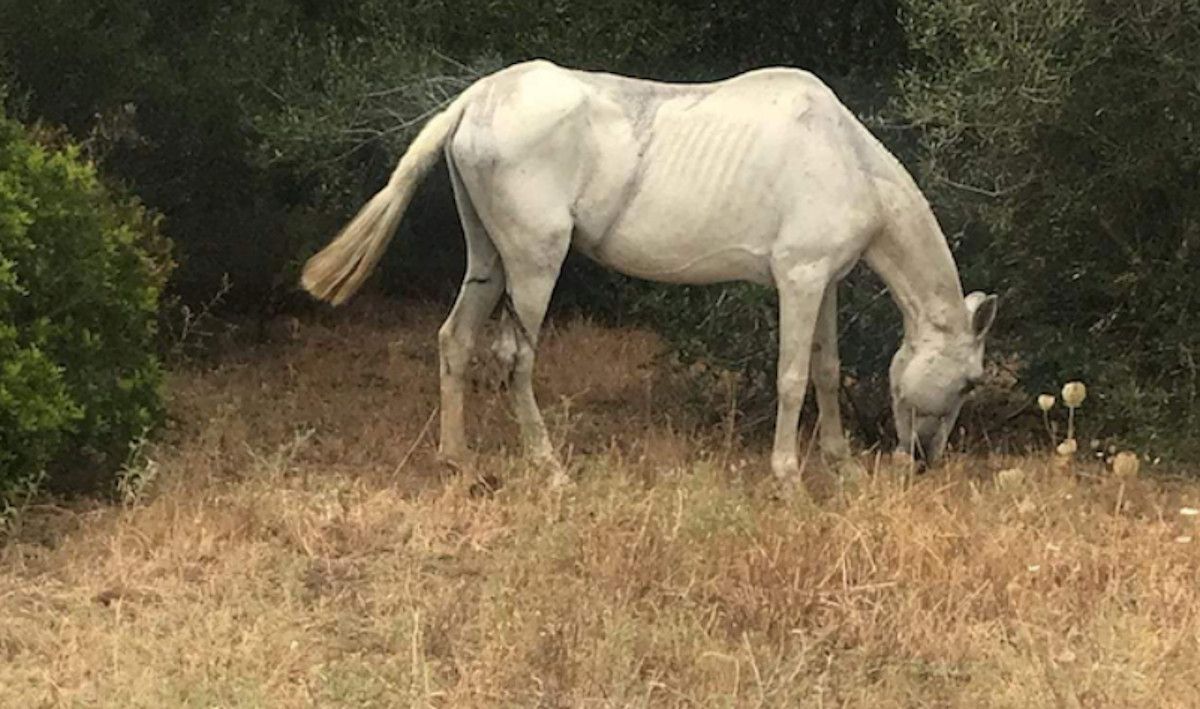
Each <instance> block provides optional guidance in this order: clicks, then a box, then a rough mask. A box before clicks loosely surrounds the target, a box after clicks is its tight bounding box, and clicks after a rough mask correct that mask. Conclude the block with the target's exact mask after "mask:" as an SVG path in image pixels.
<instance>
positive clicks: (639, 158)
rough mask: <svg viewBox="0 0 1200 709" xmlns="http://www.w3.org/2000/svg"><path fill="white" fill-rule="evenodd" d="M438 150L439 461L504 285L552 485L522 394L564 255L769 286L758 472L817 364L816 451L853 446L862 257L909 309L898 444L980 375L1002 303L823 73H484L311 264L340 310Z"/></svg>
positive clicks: (935, 441)
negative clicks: (983, 287) (774, 312)
mask: <svg viewBox="0 0 1200 709" xmlns="http://www.w3.org/2000/svg"><path fill="white" fill-rule="evenodd" d="M442 152H444V153H445V157H446V162H447V164H448V167H449V171H450V178H451V181H452V185H453V188H454V197H455V203H456V204H457V207H458V213H459V217H460V219H461V220H462V226H463V231H464V233H465V238H466V242H467V268H466V275H465V276H464V278H463V283H462V288H461V290H460V291H459V294H458V298H457V301H456V302H455V304H454V307H453V309H452V310H451V311H450V315H449V317H448V318H447V319H446V322H445V324H443V325H442V327H441V329H440V330H439V332H438V342H439V345H440V360H441V362H440V364H441V366H440V372H441V399H442V403H441V442H440V446H439V451H440V453H441V455H442V456H443V457H445V458H447V459H450V460H462V459H463V458H465V457H466V455H467V453H468V449H467V443H466V436H465V431H464V416H463V396H464V372H465V370H466V368H467V364H468V361H469V358H470V353H471V350H472V347H473V346H474V342H475V337H476V334H477V333H478V332H479V330H480V328H481V325H482V324H483V323H484V321H485V320H486V319H487V318H488V317H489V316H490V314H491V313H492V311H493V310H494V308H495V307H496V305H497V303H498V302H499V301H500V299H501V298H502V297H503V298H506V302H505V306H506V307H505V312H506V317H505V318H504V325H503V327H504V330H503V331H502V333H501V338H502V341H506V342H507V343H508V344H509V347H507V348H506V349H507V350H508V352H509V353H510V362H509V364H510V366H511V372H512V380H511V395H512V405H513V408H514V410H515V414H516V417H517V420H518V422H519V424H520V430H521V436H522V439H523V442H524V445H525V450H526V453H527V455H529V456H530V457H531V458H533V459H535V460H538V461H540V462H543V463H545V464H547V465H548V466H550V467H551V468H552V469H553V470H554V480H555V482H562V481H563V477H562V476H563V473H562V468H561V466H560V465H559V464H558V461H557V458H556V456H555V453H554V450H553V448H552V446H551V443H550V438H549V436H548V434H547V432H546V425H545V423H544V422H543V420H542V415H541V412H540V411H539V410H538V405H537V400H536V398H535V396H534V392H533V381H532V380H533V377H532V375H533V365H534V355H535V351H536V347H537V341H538V335H539V333H540V332H541V328H542V320H543V318H544V317H545V313H546V307H547V304H548V303H549V300H550V294H551V291H552V290H553V289H554V284H555V281H556V280H557V279H558V277H559V271H560V269H561V267H562V264H563V260H564V259H565V257H566V256H567V251H568V250H569V249H570V248H571V247H575V248H576V249H577V250H578V251H580V252H582V253H584V254H586V255H587V256H588V257H590V258H592V259H594V260H595V261H597V262H599V263H601V264H603V265H605V266H607V267H609V268H612V269H615V270H617V271H619V272H621V273H625V274H628V275H631V276H635V277H639V278H643V279H650V280H655V281H661V282H670V283H692V284H701V283H718V282H729V281H749V282H753V283H760V284H763V285H767V286H771V287H774V288H775V289H776V290H777V292H778V294H779V340H780V341H779V363H778V380H777V386H778V411H777V417H776V422H775V441H774V446H773V449H772V454H771V469H772V471H773V472H774V473H775V475H776V476H778V477H779V478H780V479H782V480H784V481H789V482H794V481H797V480H798V478H799V475H800V468H799V463H798V459H797V454H796V448H797V446H796V442H797V441H796V439H797V429H798V427H799V416H800V408H801V404H802V403H803V402H804V396H805V392H806V389H807V386H808V380H809V377H810V373H811V377H812V381H813V384H814V388H815V390H816V397H817V404H818V408H819V411H820V416H819V429H820V434H819V435H820V443H821V447H822V449H823V450H824V451H825V452H827V453H829V454H832V455H834V456H837V457H846V456H848V455H849V448H848V446H847V444H846V442H845V438H844V435H843V432H842V425H841V416H840V413H839V409H838V395H837V392H838V379H839V376H840V375H839V368H840V363H839V360H838V351H837V324H836V318H837V283H838V282H839V281H840V280H841V279H842V278H843V277H844V276H845V275H846V273H847V272H849V271H850V269H851V268H852V267H853V266H854V264H855V263H856V262H857V261H858V260H859V259H860V258H865V259H866V262H867V264H868V265H869V266H870V267H871V268H872V269H873V270H874V271H875V272H876V273H878V274H879V276H880V277H881V278H882V279H883V281H884V283H885V284H886V285H887V287H888V290H889V292H890V293H891V295H892V297H893V299H894V300H895V302H896V304H897V306H898V307H899V309H900V311H901V313H902V314H903V318H904V340H903V343H902V344H901V346H900V348H899V350H898V351H897V352H896V355H895V357H894V358H893V359H892V364H891V368H890V371H889V374H890V381H891V397H892V407H893V411H894V413H895V421H896V430H897V434H898V438H899V447H900V449H902V450H910V451H913V450H915V451H917V452H918V453H919V454H923V457H924V458H925V459H926V461H928V462H933V461H934V460H935V459H936V458H937V457H938V456H939V455H940V453H941V452H942V449H943V447H944V446H945V443H946V439H947V436H948V434H949V432H950V430H951V428H952V426H953V424H954V421H955V419H956V418H957V416H958V411H959V408H960V407H961V405H962V402H963V398H964V397H965V395H966V394H967V392H968V391H969V390H970V389H971V388H972V387H973V386H974V385H975V384H976V383H978V382H979V380H980V378H981V377H982V376H983V351H984V340H985V336H986V335H987V332H988V330H989V328H990V327H991V325H992V321H993V319H994V317H995V314H996V296H994V295H985V294H983V293H979V292H975V293H971V294H970V295H967V296H966V297H964V296H963V290H962V285H961V283H960V281H959V276H958V271H957V269H956V267H955V263H954V259H953V256H952V255H951V253H950V248H949V246H948V245H947V243H946V238H945V236H944V235H943V233H942V231H941V228H940V227H939V226H938V223H937V219H936V218H935V217H934V214H933V212H932V210H931V209H930V206H929V204H928V202H927V201H926V200H925V198H924V196H923V195H922V194H921V192H920V190H919V189H918V188H917V185H916V184H915V182H914V181H913V179H912V177H911V176H910V175H909V173H908V172H907V171H906V170H905V169H904V167H903V166H902V165H901V164H900V162H899V161H898V160H896V159H895V158H894V157H893V156H892V155H891V154H890V153H889V152H888V151H887V149H886V148H884V147H883V146H882V145H881V144H880V143H879V141H878V140H876V139H875V137H874V136H873V135H872V134H871V133H870V132H869V131H868V130H867V129H866V127H865V126H863V125H862V123H860V122H859V121H858V120H857V118H856V117H855V116H854V115H853V114H852V113H851V112H850V110H849V109H847V108H846V107H845V106H844V105H843V104H842V103H841V102H840V101H839V100H838V98H837V97H836V96H835V94H834V93H833V92H832V91H831V90H830V89H829V88H828V87H827V86H826V85H825V84H823V83H822V82H821V81H820V80H818V79H817V78H816V77H814V76H813V75H812V74H809V73H807V72H805V71H801V70H797V69H787V68H770V69H760V70H755V71H751V72H747V73H745V74H741V75H738V76H735V77H732V78H729V79H725V80H722V81H717V82H712V83H696V84H674V83H661V82H655V81H647V80H641V79H634V78H627V77H623V76H618V75H613V74H607V73H599V72H589V71H579V70H574V69H569V68H564V67H560V66H558V65H555V64H553V63H551V62H547V61H542V60H537V61H530V62H525V63H521V64H516V65H513V66H510V67H508V68H506V69H503V70H501V71H498V72H496V73H495V74H492V75H489V76H486V77H484V78H482V79H480V80H478V81H476V82H475V83H474V84H472V85H471V86H470V87H469V88H467V89H466V90H465V91H464V92H463V93H462V94H460V95H459V96H458V97H457V98H456V99H455V100H454V101H453V102H451V103H450V104H449V106H448V107H447V108H446V109H445V110H443V111H442V112H441V113H439V114H437V115H436V116H434V117H433V118H431V119H430V120H429V121H428V123H426V124H425V126H424V127H423V128H422V129H421V131H420V133H419V134H418V135H417V137H416V139H415V140H414V141H413V142H412V144H411V145H410V146H409V148H408V151H407V152H406V153H405V154H404V156H403V158H401V160H400V163H399V165H398V166H397V167H396V169H395V171H394V172H393V173H392V176H391V179H390V180H389V181H388V183H387V186H385V187H384V188H383V189H382V190H380V191H379V192H378V193H377V194H376V195H375V196H374V197H372V198H371V200H370V201H369V202H367V204H366V205H364V206H363V207H362V209H361V210H360V211H359V213H358V215H357V216H355V218H354V219H353V220H352V221H351V222H350V223H349V224H348V225H347V226H346V227H345V229H344V230H343V231H342V232H341V234H339V235H338V237H337V238H336V239H335V240H334V241H333V242H332V243H331V244H329V245H328V246H327V247H326V248H325V249H324V250H323V251H321V252H320V253H318V254H317V255H315V256H314V257H313V258H312V259H310V260H309V262H308V263H307V264H306V265H305V268H304V274H303V277H302V283H303V286H304V287H305V288H306V289H307V290H308V291H309V292H310V293H311V294H313V295H314V296H316V297H318V298H321V299H324V300H328V301H330V302H332V303H334V304H340V303H342V302H344V301H345V300H346V299H347V298H349V297H350V296H351V295H352V294H353V293H354V292H355V291H356V290H357V289H358V288H359V286H361V284H362V283H363V280H364V279H365V278H366V277H367V276H368V274H369V273H370V272H371V270H372V269H373V268H374V267H375V265H376V263H377V262H378V261H379V258H380V256H381V254H382V253H383V251H384V249H385V247H386V246H387V244H388V241H389V240H390V239H391V236H392V233H393V232H394V230H395V228H396V226H397V224H398V223H399V221H400V219H401V217H402V216H403V214H404V211H405V208H406V207H407V206H408V204H409V202H410V200H411V199H412V195H413V192H414V190H415V189H416V187H417V185H418V183H419V181H420V180H421V179H422V177H423V176H424V175H425V174H426V172H428V171H429V170H430V169H431V168H432V166H433V165H434V164H435V163H436V162H437V159H438V157H439V154H440V153H442Z"/></svg>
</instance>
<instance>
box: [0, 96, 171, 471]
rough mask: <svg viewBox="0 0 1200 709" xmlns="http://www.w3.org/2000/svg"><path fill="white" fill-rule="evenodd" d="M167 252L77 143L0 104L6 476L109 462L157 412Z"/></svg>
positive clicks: (0, 409) (0, 351) (0, 354)
mask: <svg viewBox="0 0 1200 709" xmlns="http://www.w3.org/2000/svg"><path fill="white" fill-rule="evenodd" d="M43 138H45V139H47V140H50V139H52V137H51V136H43ZM169 263H170V261H169V259H168V258H167V254H166V250H165V242H164V241H163V240H162V239H161V237H159V236H158V232H157V227H156V222H155V220H154V219H153V218H152V217H151V216H150V215H148V214H147V212H146V211H145V210H144V208H143V207H141V205H140V204H138V203H137V202H136V201H133V200H129V199H125V198H120V197H116V196H114V195H113V194H112V193H111V192H110V191H109V190H107V189H106V188H105V187H104V186H103V185H102V184H101V183H100V181H99V179H98V177H97V174H96V171H95V169H94V167H93V166H92V165H91V164H89V163H87V162H85V161H84V160H82V159H81V158H80V154H79V150H78V148H76V147H74V146H71V145H65V146H62V147H59V148H54V149H52V148H48V147H44V146H43V145H42V144H40V143H39V142H36V141H34V140H33V139H31V138H30V136H29V135H28V134H27V133H26V131H25V129H24V128H22V127H21V126H20V125H19V124H17V123H16V122H14V121H12V120H9V119H7V118H4V117H3V116H0V487H4V488H6V489H10V488H11V487H12V486H14V485H19V484H22V483H23V482H25V481H28V480H29V479H31V478H33V477H35V476H38V475H40V474H42V473H43V472H45V471H47V470H48V469H49V470H51V472H54V473H56V474H57V478H58V481H59V482H67V481H72V480H76V481H78V480H85V479H87V478H90V477H92V476H93V475H94V473H95V472H96V471H100V470H103V471H111V469H112V466H113V464H114V463H117V462H120V461H121V460H123V455H124V453H125V452H126V448H127V445H128V444H129V442H130V441H131V440H133V439H134V438H136V437H137V436H140V435H141V434H142V433H143V432H145V431H146V430H147V429H148V428H150V427H151V426H153V425H154V423H155V422H156V421H157V420H158V418H159V416H160V414H161V402H160V396H159V385H160V380H161V372H160V369H159V364H158V360H157V358H156V355H155V344H156V343H155V327H156V318H157V315H158V298H159V292H160V289H161V287H162V285H163V282H164V281H165V279H166V276H167V274H168V269H169ZM52 477H53V476H52Z"/></svg>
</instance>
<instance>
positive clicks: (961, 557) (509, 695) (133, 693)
mask: <svg viewBox="0 0 1200 709" xmlns="http://www.w3.org/2000/svg"><path fill="white" fill-rule="evenodd" d="M437 315H438V313H434V312H432V311H430V310H428V309H426V310H423V311H420V312H417V313H413V312H411V311H410V312H408V313H396V314H391V315H386V316H385V315H382V314H380V313H379V312H373V311H372V310H371V309H370V308H356V309H355V310H354V311H352V312H351V313H350V314H348V315H347V314H342V315H340V316H339V318H338V319H337V324H336V325H331V324H329V323H332V322H334V320H333V319H329V321H328V322H327V323H326V324H322V323H320V322H309V323H304V324H302V326H301V328H300V329H299V333H298V337H297V338H296V339H294V340H290V339H289V340H285V341H284V342H280V343H276V344H274V345H271V346H269V347H262V348H260V349H257V350H249V351H245V352H242V353H240V354H239V355H237V356H236V357H230V358H229V359H228V360H226V361H225V362H223V363H222V364H220V365H218V366H215V367H213V368H210V369H209V370H207V371H188V372H179V373H177V374H176V375H174V378H173V382H172V385H171V392H172V397H173V403H172V409H173V412H174V417H175V418H174V424H173V426H172V428H171V430H170V431H169V433H168V435H167V437H166V440H164V441H162V442H160V443H158V444H156V445H154V446H153V447H151V449H149V450H148V451H147V455H148V459H149V460H150V461H152V463H148V464H146V465H144V466H142V467H141V468H139V470H138V471H136V472H138V473H139V474H140V477H138V475H134V476H132V477H131V478H130V483H129V485H128V489H127V492H128V493H129V495H130V498H131V502H130V504H127V505H124V506H104V505H100V504H97V503H93V504H92V505H91V506H90V507H85V506H81V505H70V506H62V507H53V506H48V505H47V506H42V507H39V508H35V509H33V510H30V511H29V512H28V513H27V514H26V515H25V516H24V517H23V518H22V520H21V524H20V527H19V528H18V530H17V531H16V533H15V534H14V536H13V538H12V539H10V540H9V541H8V542H7V544H6V545H5V546H3V547H2V548H0V614H2V615H0V699H2V701H0V704H3V705H5V706H42V705H86V706H93V705H95V706H120V707H134V706H144V707H163V706H206V707H208V706H254V707H257V706H281V707H292V706H305V705H320V706H418V705H421V706H423V705H432V706H447V707H449V706H455V707H459V706H462V707H475V706H597V707H599V706H720V707H726V706H760V705H763V706H844V705H849V706H871V707H901V706H903V707H908V706H954V707H1001V706H1004V707H1033V706H1089V707H1092V706H1094V707H1109V706H1146V707H1183V706H1198V705H1200V699H1198V698H1197V691H1198V690H1197V689H1196V688H1197V687H1200V626H1198V625H1197V622H1196V611H1197V609H1198V605H1197V601H1198V598H1200V556H1198V555H1197V553H1196V550H1197V546H1196V545H1197V544H1198V543H1200V539H1198V540H1197V541H1193V542H1190V543H1189V542H1183V541H1177V539H1179V538H1182V537H1187V536H1197V537H1200V534H1196V532H1197V531H1198V530H1195V529H1194V528H1193V525H1194V523H1193V521H1192V520H1194V519H1195V518H1194V517H1186V516H1181V515H1179V514H1178V511H1179V509H1180V508H1181V507H1182V506H1193V507H1195V506H1200V505H1198V504H1197V503H1200V486H1197V485H1196V484H1193V483H1184V482H1170V481H1165V480H1155V479H1141V480H1130V481H1126V482H1125V483H1124V484H1122V483H1121V482H1120V481H1118V480H1114V479H1112V478H1111V477H1109V476H1105V475H1103V471H1102V469H1101V468H1100V467H1099V466H1098V465H1096V466H1095V467H1093V466H1092V465H1090V464H1086V463H1080V464H1078V465H1077V466H1075V468H1074V469H1073V472H1071V473H1064V472H1061V471H1055V470H1052V469H1051V466H1049V465H1048V464H1047V462H1046V461H1045V460H1043V459H1038V458H1028V459H957V460H953V461H951V462H950V464H949V465H947V466H946V467H945V468H944V469H942V470H939V471H937V472H935V473H932V474H929V475H924V476H921V477H919V478H917V479H916V480H915V482H914V481H910V482H905V480H904V479H903V478H902V477H901V476H899V475H898V474H897V473H896V472H895V471H893V470H891V469H889V468H888V467H887V465H886V464H880V465H878V466H875V465H874V463H872V462H871V461H868V463H870V464H871V465H872V467H877V468H878V469H877V470H876V474H875V475H874V476H873V477H872V478H871V479H870V481H869V482H867V483H865V484H864V485H863V486H862V487H861V488H860V489H858V490H853V491H849V492H845V493H842V492H835V488H834V486H831V485H829V484H828V479H827V478H826V477H825V476H824V475H823V474H822V473H821V471H820V470H819V465H817V464H816V463H815V462H814V463H813V464H812V465H810V471H811V472H812V473H813V475H812V480H813V482H812V486H813V489H814V491H815V492H816V493H817V497H818V499H819V504H818V506H817V507H816V508H810V507H807V506H805V505H803V504H801V503H799V502H789V501H781V500H779V499H777V498H776V497H775V496H774V494H773V490H772V488H771V486H770V485H769V484H768V482H767V480H766V475H765V467H766V465H765V459H764V457H763V453H764V451H763V449H762V445H761V444H759V443H753V444H743V443H741V442H739V441H738V440H737V437H736V436H730V435H729V433H730V431H729V429H727V428H726V427H724V426H722V425H721V423H720V421H719V417H718V421H717V423H716V424H715V425H714V424H711V423H706V421H707V420H709V419H706V418H703V417H701V415H700V414H689V413H688V412H689V411H700V410H701V408H700V407H699V406H698V405H697V403H698V402H697V401H696V398H697V397H698V396H700V395H699V394H697V392H696V388H695V387H694V386H691V385H689V380H688V379H687V377H685V376H683V375H681V374H679V373H674V372H672V371H670V370H669V369H668V368H666V367H665V366H664V365H658V364H656V363H655V357H654V355H655V353H656V352H657V351H658V344H657V342H656V340H655V339H654V338H653V337H651V336H649V335H647V334H645V333H641V332H632V331H611V330H604V329H601V328H598V327H595V326H592V325H589V324H586V323H581V322H576V323H570V324H567V325H564V326H561V327H560V328H558V329H557V330H555V331H552V332H551V334H550V335H549V336H548V340H547V341H546V342H545V345H544V348H543V357H542V360H541V376H540V378H541V384H540V386H541V389H540V392H541V393H542V400H543V402H544V404H545V407H546V410H547V417H548V419H549V420H550V421H551V422H552V425H553V430H554V433H555V436H556V438H557V439H558V440H559V441H563V442H564V452H565V453H566V454H567V455H568V457H569V458H570V460H571V467H572V469H573V471H574V474H575V475H576V477H577V479H578V481H579V482H578V485H577V487H576V488H575V489H574V490H572V491H569V492H567V493H565V494H558V493H552V492H549V491H547V490H546V489H544V487H543V485H542V481H543V477H544V476H543V475H542V474H541V473H539V472H538V471H533V470H528V469H526V468H525V467H523V466H522V465H521V464H520V462H519V461H517V460H516V459H515V458H514V457H513V456H512V455H511V454H510V452H509V449H510V447H511V446H512V445H513V443H514V442H515V441H516V436H515V428H514V426H513V424H512V423H511V421H510V420H509V416H508V414H507V409H506V404H505V402H504V399H503V396H502V394H501V393H500V392H499V391H498V387H497V386H495V385H494V381H495V379H494V378H492V377H490V376H489V374H488V369H487V367H486V366H484V367H482V368H481V371H482V374H481V375H480V377H479V380H478V387H477V388H478V389H479V395H478V396H477V397H476V401H477V402H478V408H477V409H476V411H475V412H474V413H473V415H472V419H473V420H472V422H471V423H472V429H471V430H472V432H473V433H474V434H477V436H478V438H479V446H480V448H481V450H482V451H483V455H482V458H481V461H480V463H479V468H478V472H479V473H480V476H485V477H487V479H488V481H489V482H490V483H491V485H490V486H491V487H498V488H499V489H498V490H496V491H494V492H492V491H491V490H490V489H489V486H486V485H481V484H479V483H478V481H477V479H476V478H477V477H479V476H472V475H454V474H451V473H450V472H448V471H446V470H444V469H443V468H441V467H439V466H438V465H437V464H436V463H435V462H434V459H433V456H432V453H433V444H434V440H433V439H434V435H435V434H436V425H433V426H429V427H428V428H427V427H426V423H427V422H428V421H429V420H430V416H431V413H432V412H433V411H434V408H433V407H434V405H435V403H436V391H437V382H436V368H435V359H436V358H435V352H436V350H435V345H434V343H435V339H436V335H435V332H436V328H437V320H438V318H437ZM723 396H725V394H723V393H721V392H720V391H718V392H717V393H716V394H713V395H712V396H711V398H710V399H709V400H707V401H700V402H699V403H701V404H703V405H704V406H705V407H709V408H710V409H716V410H720V408H721V407H722V406H723V404H722V401H723V398H722V397H723ZM423 429H427V430H426V433H425V435H423V436H422V435H421V432H422V430H423ZM568 441H569V443H570V447H567V446H566V445H565V442H568ZM410 452H411V454H410ZM1012 466H1020V467H1022V468H1023V469H1024V470H1025V471H1026V473H1027V475H1026V480H1025V481H1024V482H1018V483H1016V484H1015V485H1013V486H1011V487H1007V488H1004V489H999V488H997V487H996V485H995V484H994V483H993V482H991V480H992V475H993V473H995V472H996V471H997V470H999V469H1001V468H1006V467H1012Z"/></svg>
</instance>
